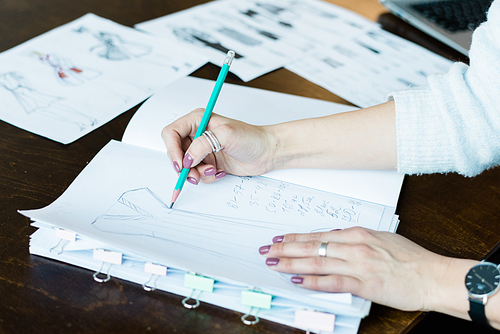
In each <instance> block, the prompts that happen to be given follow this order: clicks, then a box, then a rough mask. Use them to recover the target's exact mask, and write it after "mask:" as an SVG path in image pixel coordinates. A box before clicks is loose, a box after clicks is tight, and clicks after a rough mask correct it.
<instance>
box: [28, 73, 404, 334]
mask: <svg viewBox="0 0 500 334" xmlns="http://www.w3.org/2000/svg"><path fill="white" fill-rule="evenodd" d="M212 87H213V82H212V81H208V80H202V79H196V78H183V79H181V80H179V81H177V82H175V83H174V84H172V85H170V86H167V87H166V88H164V89H163V90H162V91H161V92H159V93H157V94H156V95H154V96H153V97H152V98H151V99H150V100H148V101H147V102H146V103H145V104H144V105H143V106H142V107H141V108H140V109H139V110H138V112H137V113H136V115H135V116H134V118H133V119H132V121H131V122H130V124H129V126H128V127H127V130H126V133H125V135H124V138H123V140H122V142H118V141H111V142H110V143H108V144H107V145H106V146H105V147H104V148H103V149H102V150H101V151H100V152H99V153H98V154H97V155H96V156H95V157H94V159H93V160H92V161H91V162H90V163H89V164H88V165H87V167H86V168H85V169H84V170H83V171H82V172H81V173H80V175H79V176H78V177H77V178H76V179H75V181H74V182H73V183H72V184H71V185H70V186H69V187H68V189H67V190H66V191H65V192H64V194H63V195H62V196H61V197H60V198H58V199H57V200H56V201H55V202H54V203H52V204H51V205H49V206H47V207H45V208H42V209H38V210H29V211H21V213H22V214H24V215H26V216H28V217H30V218H31V219H32V220H33V226H35V227H37V228H38V230H37V231H36V232H35V233H34V234H33V235H32V236H31V242H30V252H31V253H32V254H36V255H40V256H44V257H48V258H52V259H55V260H59V261H62V262H66V263H70V264H73V265H76V266H80V267H83V268H87V269H89V270H90V271H89V279H95V280H96V281H97V282H99V283H100V284H106V282H107V281H108V280H110V279H125V280H128V281H131V282H134V283H137V284H140V285H142V286H143V287H144V290H146V291H148V292H149V293H154V291H155V290H164V291H168V292H171V293H175V294H178V295H182V296H184V297H185V299H184V300H183V304H184V305H185V306H186V307H187V308H190V309H196V308H198V307H203V304H204V303H211V304H215V305H218V306H221V307H225V308H228V309H232V310H236V311H238V312H241V314H242V315H241V317H242V321H243V322H244V323H246V324H248V325H256V326H258V324H256V323H258V319H259V318H264V319H268V320H271V321H275V322H278V323H282V324H285V325H288V326H294V327H298V328H302V329H304V330H311V331H318V330H324V329H325V328H326V327H321V328H316V327H315V324H314V323H312V324H307V323H305V322H304V312H302V311H304V310H309V311H311V310H312V311H314V312H317V313H314V315H315V316H318V317H319V318H322V319H328V320H327V322H328V323H329V325H328V326H327V327H328V328H335V330H334V332H335V333H337V332H339V333H355V332H356V331H357V329H358V326H359V323H360V320H361V319H362V318H363V317H364V316H366V315H367V314H368V312H369V308H370V302H369V301H367V300H364V299H362V298H359V297H357V296H352V295H351V294H346V293H342V294H332V293H320V292H317V291H310V290H306V289H302V288H299V287H297V286H295V285H294V284H293V283H291V282H290V277H291V276H290V275H285V274H281V273H277V272H274V271H271V270H269V269H268V268H267V266H266V265H265V262H264V258H263V257H262V256H261V255H260V254H259V253H258V248H259V247H260V246H262V245H266V244H270V243H271V242H272V238H273V237H274V236H277V235H283V234H286V233H292V232H298V233H309V232H313V231H328V230H331V229H334V228H346V227H350V226H364V227H367V228H371V229H374V230H382V231H391V232H394V231H395V230H396V228H397V225H398V217H397V215H395V207H396V202H397V194H398V193H399V189H400V187H401V182H402V179H403V176H402V175H399V174H397V173H396V172H380V171H362V172H361V171H359V172H358V171H349V172H348V171H323V174H322V175H321V177H322V178H324V177H325V176H326V177H327V178H331V179H335V178H338V179H342V180H344V182H345V183H346V184H349V185H350V187H345V188H343V187H342V186H339V187H336V185H335V184H330V185H324V184H323V185H322V187H316V186H315V182H318V180H315V179H314V177H309V178H303V179H302V180H301V179H300V175H302V174H304V173H306V174H311V175H314V174H318V173H311V171H307V170H306V171H304V170H296V171H294V172H295V173H291V174H286V173H285V174H283V175H280V174H279V173H274V175H273V173H270V174H268V175H263V176H253V177H249V176H245V177H239V176H232V175H228V176H226V177H225V178H224V179H222V180H220V181H218V182H215V183H213V184H200V185H198V186H192V185H186V187H185V188H184V190H183V192H182V194H181V197H179V200H178V203H176V206H175V208H174V209H169V206H168V205H167V203H169V202H168V200H169V198H170V195H171V190H172V188H173V186H174V184H175V182H176V180H177V175H176V173H175V172H174V170H173V168H172V166H171V164H170V161H169V160H168V158H167V156H166V154H165V151H164V148H163V145H162V142H161V139H160V138H159V136H160V131H161V128H162V127H163V126H164V125H166V124H168V123H169V122H170V121H172V120H174V119H176V118H178V117H180V116H181V115H183V114H184V113H187V112H189V111H190V110H191V109H193V108H194V107H199V106H200V105H204V104H205V103H204V102H205V101H201V100H200V98H199V97H200V96H202V97H206V96H208V95H209V94H206V92H207V91H210V90H211V88H212ZM203 99H204V98H203ZM231 99H236V100H237V101H238V103H237V104H231V103H229V102H225V103H220V104H218V106H217V110H216V111H217V112H219V113H221V114H224V115H226V116H229V117H235V118H240V119H243V120H245V121H248V122H253V123H256V124H270V123H273V122H280V121H286V120H292V119H299V118H305V117H319V116H323V115H326V114H331V113H335V112H342V111H347V110H352V108H350V107H347V106H343V105H339V104H335V103H330V102H325V101H318V100H313V99H307V98H303V97H296V96H290V95H286V94H280V93H274V92H268V91H263V90H258V89H252V88H246V87H240V86H234V85H226V86H225V87H224V89H223V91H222V93H221V98H220V102H223V101H226V100H231ZM226 103H227V104H226ZM235 105H238V106H239V107H240V108H234V106H235ZM245 108H248V110H252V111H253V112H252V113H251V116H249V118H247V119H244V118H243V117H239V116H241V115H243V114H245V115H247V114H246V113H245V110H242V109H245ZM240 113H241V114H240ZM248 114H250V113H248ZM155 134H156V135H155ZM307 172H309V173H307ZM358 173H359V174H360V175H359V177H357V176H356V175H357V174H358ZM361 175H363V176H361ZM274 176H276V177H274ZM380 178H382V179H384V180H385V181H386V184H385V186H384V190H383V191H381V192H384V191H385V192H387V193H389V195H386V196H379V197H377V192H374V191H373V188H374V187H376V185H377V183H378V182H380ZM360 180H363V182H360ZM292 181H293V182H292ZM297 181H301V182H297ZM339 183H341V182H339ZM347 188H349V189H347ZM344 189H346V190H348V191H347V193H348V194H346V193H345V192H344ZM352 194H357V195H359V196H352ZM63 231H64V232H66V233H63ZM92 276H93V277H94V278H92ZM97 282H96V284H99V283H97ZM145 293H147V292H145ZM193 312H196V310H193ZM321 314H324V315H325V316H324V317H322V316H321ZM255 317H256V318H255ZM306 318H307V317H306ZM255 319H257V320H255Z"/></svg>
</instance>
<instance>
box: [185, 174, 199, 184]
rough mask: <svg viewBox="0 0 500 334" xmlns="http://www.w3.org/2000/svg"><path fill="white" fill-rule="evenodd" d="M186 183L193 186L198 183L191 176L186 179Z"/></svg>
mask: <svg viewBox="0 0 500 334" xmlns="http://www.w3.org/2000/svg"><path fill="white" fill-rule="evenodd" d="M187 181H188V182H189V183H191V184H194V185H197V184H198V181H197V180H196V179H195V178H194V177H191V176H190V177H188V178H187Z"/></svg>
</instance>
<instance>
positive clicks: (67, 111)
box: [0, 72, 97, 130]
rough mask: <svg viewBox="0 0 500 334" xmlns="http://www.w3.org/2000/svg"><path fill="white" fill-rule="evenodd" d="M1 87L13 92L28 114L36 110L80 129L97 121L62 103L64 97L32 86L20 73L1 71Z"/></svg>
mask: <svg viewBox="0 0 500 334" xmlns="http://www.w3.org/2000/svg"><path fill="white" fill-rule="evenodd" d="M0 88H4V89H6V90H7V91H8V92H10V93H12V94H13V95H14V97H15V98H16V100H17V102H18V103H19V105H20V106H21V107H22V108H23V109H24V111H25V112H26V113H27V114H28V115H31V114H33V113H35V112H37V113H42V114H43V115H45V116H47V117H51V118H54V119H57V120H60V121H64V122H68V123H72V124H75V125H77V126H78V127H79V128H80V130H84V129H85V128H87V127H89V126H94V125H95V124H96V123H97V120H96V119H95V118H91V117H89V116H87V115H85V114H83V113H81V112H79V111H77V110H74V109H72V108H69V107H66V106H64V105H61V104H60V102H62V101H63V100H64V98H62V97H58V96H51V95H47V94H44V93H41V92H39V91H37V90H36V89H33V88H31V87H30V84H29V82H28V80H27V79H26V78H25V77H24V76H22V75H21V74H19V73H16V72H9V73H0Z"/></svg>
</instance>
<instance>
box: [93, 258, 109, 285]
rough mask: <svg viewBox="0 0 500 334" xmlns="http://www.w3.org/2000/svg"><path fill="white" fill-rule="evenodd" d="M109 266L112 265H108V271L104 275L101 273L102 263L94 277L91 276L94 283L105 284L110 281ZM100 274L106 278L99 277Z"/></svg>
mask: <svg viewBox="0 0 500 334" xmlns="http://www.w3.org/2000/svg"><path fill="white" fill-rule="evenodd" d="M111 266H112V265H111V264H110V265H109V268H108V270H107V271H106V272H105V273H103V272H102V268H103V267H104V262H103V263H102V265H101V269H99V270H98V271H96V272H95V273H94V275H92V276H93V277H94V281H96V282H97V283H106V282H107V281H109V280H110V279H111V276H110V275H109V270H110V269H111ZM100 274H102V275H106V277H105V278H102V277H99V275H100Z"/></svg>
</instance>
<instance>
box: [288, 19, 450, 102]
mask: <svg viewBox="0 0 500 334" xmlns="http://www.w3.org/2000/svg"><path fill="white" fill-rule="evenodd" d="M452 64H453V62H451V61H449V60H447V59H445V58H443V57H441V56H438V55H436V54H434V53H432V52H430V51H428V50H426V49H424V48H422V47H420V46H418V45H416V44H413V43H411V42H409V41H407V40H404V39H402V38H400V37H398V36H395V35H393V34H390V33H388V32H386V31H384V30H381V29H380V28H378V27H373V29H370V30H368V31H365V32H363V33H362V34H359V35H357V36H355V37H353V38H349V37H341V38H336V39H335V40H334V42H333V43H331V44H330V45H325V46H324V47H322V48H318V49H316V50H315V51H313V52H312V53H311V54H310V55H308V56H306V57H303V58H301V59H299V60H297V61H295V62H293V63H290V64H287V65H286V66H285V67H286V68H287V69H288V70H290V71H292V72H294V73H296V74H298V75H300V76H302V77H304V78H306V79H307V80H309V81H311V82H314V83H315V84H317V85H319V86H321V87H323V88H325V89H327V90H329V91H331V92H333V93H335V94H337V95H339V96H340V97H342V98H344V99H345V100H347V101H349V102H351V103H353V104H355V105H358V106H360V107H363V108H364V107H370V106H373V105H376V104H380V103H383V102H386V101H387V95H388V94H389V93H391V92H393V91H396V90H402V89H407V88H409V87H416V86H422V85H426V84H427V77H428V76H429V75H430V74H434V73H445V72H447V71H448V69H449V68H450V66H451V65H452Z"/></svg>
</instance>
